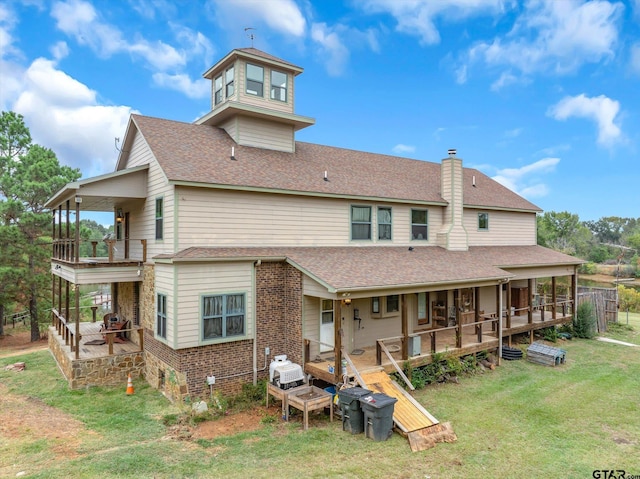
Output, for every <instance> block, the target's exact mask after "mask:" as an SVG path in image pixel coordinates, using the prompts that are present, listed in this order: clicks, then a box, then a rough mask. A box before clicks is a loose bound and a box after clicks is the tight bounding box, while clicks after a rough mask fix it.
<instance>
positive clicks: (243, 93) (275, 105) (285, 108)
mask: <svg viewBox="0 0 640 479" xmlns="http://www.w3.org/2000/svg"><path fill="white" fill-rule="evenodd" d="M246 63H247V62H246V61H244V60H240V61H239V62H238V64H237V65H238V72H237V73H236V78H238V80H239V82H238V83H239V85H238V86H239V88H238V99H239V101H240V102H241V103H245V104H247V105H254V106H259V107H262V108H268V109H270V110H276V111H281V112H284V113H293V100H292V99H293V85H292V83H293V75H292V74H291V73H287V72H285V71H284V70H278V71H282V72H283V73H287V77H288V87H289V89H288V91H287V101H286V102H283V101H278V100H271V98H270V96H271V83H270V82H271V67H268V66H265V65H262V66H264V88H263V93H264V96H262V97H259V96H255V95H249V94H247V89H246V86H245V85H246V75H247V68H246ZM250 63H251V62H250ZM253 63H254V64H255V65H260V64H259V62H253Z"/></svg>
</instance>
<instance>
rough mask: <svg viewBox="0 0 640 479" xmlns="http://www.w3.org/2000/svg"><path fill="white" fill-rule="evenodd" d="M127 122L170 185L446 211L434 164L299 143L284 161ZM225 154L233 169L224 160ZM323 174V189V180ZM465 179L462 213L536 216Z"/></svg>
mask: <svg viewBox="0 0 640 479" xmlns="http://www.w3.org/2000/svg"><path fill="white" fill-rule="evenodd" d="M132 120H133V122H134V123H135V125H136V127H137V128H138V130H139V131H140V133H142V135H143V136H144V138H145V140H146V141H147V143H148V145H149V147H150V148H151V150H152V151H153V154H154V155H155V157H156V159H157V160H158V163H159V164H160V166H161V167H162V169H163V170H164V172H165V174H166V176H167V178H168V179H169V180H170V181H174V182H190V183H203V184H212V185H219V186H232V187H246V188H257V189H268V190H277V191H281V192H301V193H305V194H309V193H311V194H318V195H330V196H347V197H363V198H367V197H368V198H375V199H377V200H380V199H388V200H400V201H409V202H427V203H436V204H438V203H440V204H444V203H445V202H444V200H443V199H442V196H441V195H440V164H439V163H432V162H427V161H420V160H412V159H407V158H401V157H396V156H390V155H381V154H376V153H367V152H362V151H356V150H349V149H345V148H337V147H331V146H323V145H318V144H312V143H304V142H296V151H295V152H294V153H286V152H281V151H274V150H266V149H261V148H252V147H247V146H240V145H237V144H236V143H235V142H234V141H233V140H232V139H231V137H229V136H228V135H227V133H226V132H225V131H224V130H222V129H220V128H217V127H212V126H208V125H196V124H191V123H182V122H177V121H171V120H165V119H160V118H152V117H146V116H140V115H133V116H132ZM231 147H234V150H235V158H236V160H235V161H234V160H231V159H230V156H231ZM325 171H327V176H328V178H329V181H324V179H323V178H324V172H325ZM472 176H475V177H476V186H475V187H473V186H472ZM464 177H465V186H464V195H465V201H464V202H465V205H470V206H479V207H487V208H499V209H514V210H524V211H539V210H540V209H539V208H538V207H537V206H535V205H534V204H532V203H530V202H529V201H527V200H525V199H524V198H522V197H521V196H519V195H517V194H515V193H513V192H512V191H510V190H509V189H507V188H505V187H504V186H502V185H500V184H499V183H497V182H495V181H494V180H492V179H491V178H489V177H488V176H486V175H485V174H483V173H481V172H480V171H477V170H472V169H465V172H464Z"/></svg>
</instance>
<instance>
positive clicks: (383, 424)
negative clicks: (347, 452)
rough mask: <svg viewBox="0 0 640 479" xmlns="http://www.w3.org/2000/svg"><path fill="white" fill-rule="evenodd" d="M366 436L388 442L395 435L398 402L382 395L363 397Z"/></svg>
mask: <svg viewBox="0 0 640 479" xmlns="http://www.w3.org/2000/svg"><path fill="white" fill-rule="evenodd" d="M359 401H360V406H361V407H362V413H363V416H364V418H363V419H364V435H365V436H366V437H368V438H370V439H373V440H374V441H386V440H387V439H389V438H390V437H391V434H392V433H393V409H394V405H395V403H396V402H398V400H397V399H396V398H393V397H391V396H387V395H386V394H382V393H373V394H368V395H366V396H362V397H361V398H360V399H359Z"/></svg>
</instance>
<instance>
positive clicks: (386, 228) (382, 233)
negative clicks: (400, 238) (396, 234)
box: [378, 208, 391, 240]
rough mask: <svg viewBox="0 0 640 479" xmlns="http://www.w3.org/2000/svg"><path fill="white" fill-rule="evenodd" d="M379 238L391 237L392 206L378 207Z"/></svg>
mask: <svg viewBox="0 0 640 479" xmlns="http://www.w3.org/2000/svg"><path fill="white" fill-rule="evenodd" d="M378 239H379V240H390V239H391V208H378Z"/></svg>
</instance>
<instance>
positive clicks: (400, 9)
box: [360, 0, 512, 45]
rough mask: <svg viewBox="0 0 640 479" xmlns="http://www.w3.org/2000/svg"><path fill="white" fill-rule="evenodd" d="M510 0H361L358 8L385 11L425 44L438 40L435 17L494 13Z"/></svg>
mask: <svg viewBox="0 0 640 479" xmlns="http://www.w3.org/2000/svg"><path fill="white" fill-rule="evenodd" d="M511 3H512V2H511V1H509V0H447V1H442V0H400V1H399V0H364V1H362V2H361V5H360V6H361V8H363V9H364V10H365V11H366V12H368V13H388V14H390V15H391V16H393V17H394V18H395V20H396V22H397V23H398V25H397V27H396V28H397V30H398V31H400V32H403V33H407V34H410V35H416V36H418V37H420V42H421V43H422V44H426V45H432V44H436V43H440V33H439V31H438V28H437V27H436V24H435V23H436V19H437V18H438V17H441V18H444V19H446V20H463V19H466V18H470V17H474V16H478V15H483V14H495V13H497V12H500V11H503V10H504V9H505V8H506V6H507V4H511Z"/></svg>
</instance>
